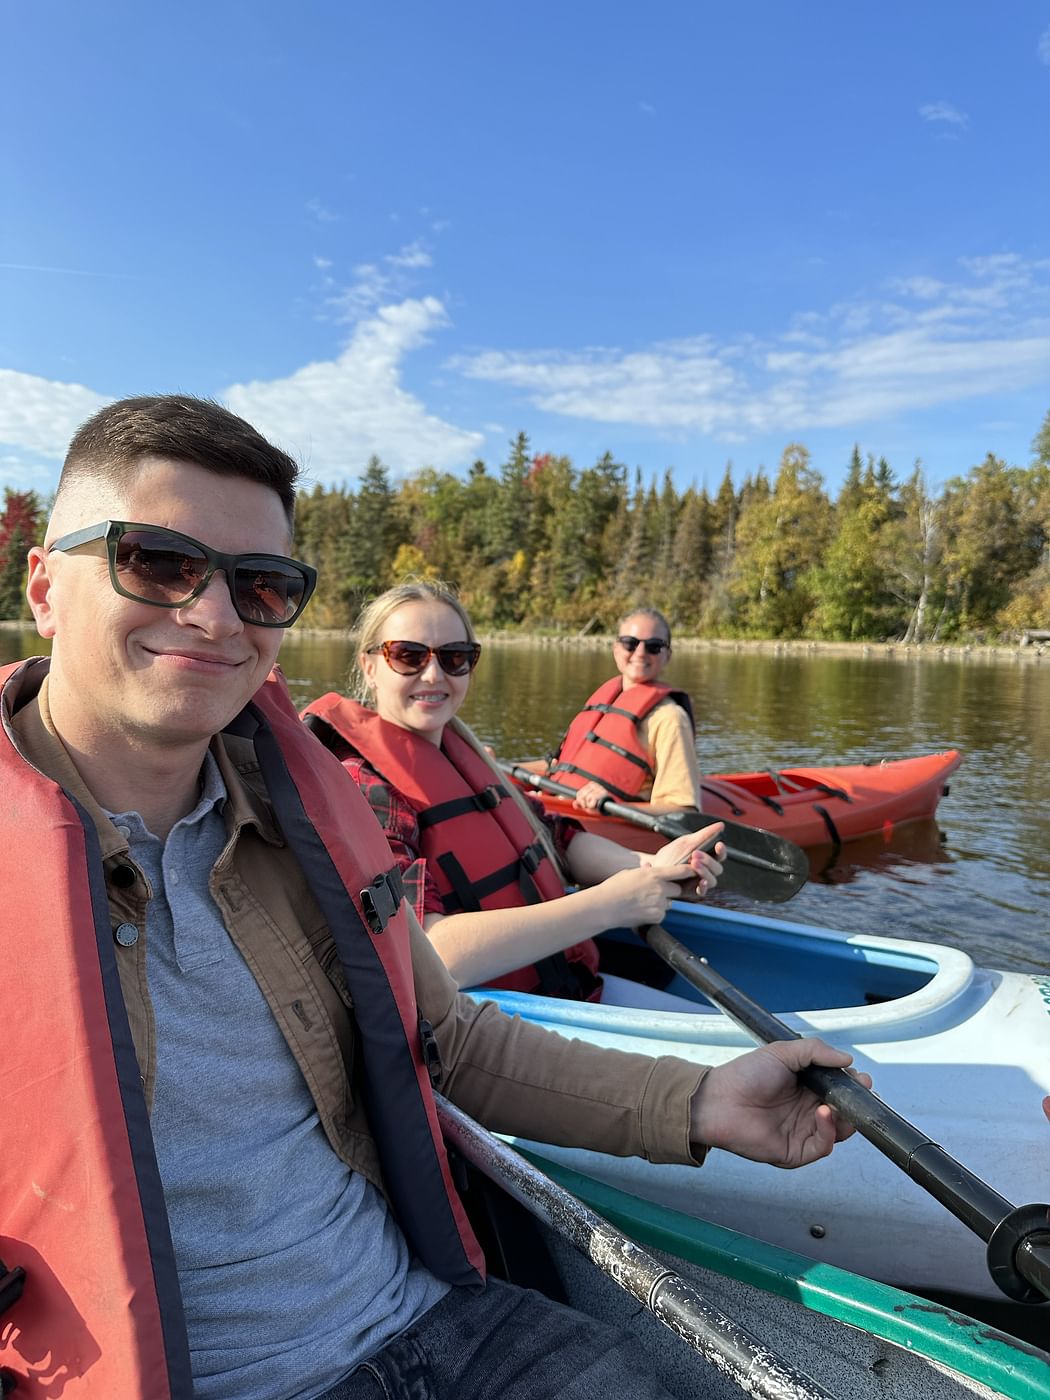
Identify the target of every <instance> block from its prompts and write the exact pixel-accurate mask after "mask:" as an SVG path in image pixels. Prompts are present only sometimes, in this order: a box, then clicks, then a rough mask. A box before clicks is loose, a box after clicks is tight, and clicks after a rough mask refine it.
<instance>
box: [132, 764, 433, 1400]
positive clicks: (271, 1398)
mask: <svg viewBox="0 0 1050 1400" xmlns="http://www.w3.org/2000/svg"><path fill="white" fill-rule="evenodd" d="M202 776H203V779H204V783H203V792H202V796H201V800H200V802H199V803H198V805H197V807H196V808H195V810H194V811H193V812H191V813H190V814H189V816H187V817H184V818H183V819H182V820H181V821H179V822H177V823H176V825H175V826H174V827H173V828H172V830H171V833H170V834H169V836H168V839H167V841H166V842H165V843H162V842H161V841H160V840H159V839H158V838H157V837H155V836H153V835H151V834H150V833H149V832H148V831H147V830H146V828H145V826H144V825H143V822H142V819H141V817H140V816H139V815H138V813H137V812H125V813H123V814H120V815H116V816H114V815H112V814H109V815H110V816H111V819H112V821H113V823H114V825H115V826H116V827H117V828H118V829H119V830H121V832H122V834H123V833H124V832H126V833H127V838H128V841H129V845H130V852H131V856H132V859H133V860H135V861H136V862H137V863H138V865H139V866H140V868H141V869H142V871H143V874H144V875H145V876H146V879H147V880H148V882H149V885H150V888H151V891H152V898H151V899H150V902H149V907H148V911H147V920H146V938H147V958H146V971H147V978H148V982H149V991H150V998H151V1001H152V1004H153V1011H154V1016H155V1018H156V1034H157V1079H156V1090H155V1094H154V1101H153V1112H152V1116H151V1126H152V1130H153V1139H154V1142H155V1143H156V1149H157V1159H158V1162H159V1164H160V1174H161V1179H162V1181H163V1184H164V1195H165V1200H166V1202H167V1207H168V1215H169V1218H170V1220H171V1230H172V1237H173V1240H174V1245H175V1260H176V1264H177V1266H178V1273H179V1282H180V1285H181V1288H182V1296H183V1300H184V1302H185V1306H186V1322H187V1328H188V1331H189V1340H190V1352H191V1357H192V1363H193V1376H194V1394H195V1396H196V1397H197V1400H310V1398H311V1397H313V1396H316V1395H319V1394H321V1393H322V1392H323V1391H324V1390H326V1389H328V1388H329V1387H331V1386H333V1385H334V1384H335V1383H336V1382H337V1381H338V1380H339V1379H340V1378H341V1377H342V1376H343V1375H345V1374H346V1373H347V1372H349V1371H350V1370H351V1369H352V1368H353V1367H354V1366H355V1365H356V1364H357V1363H358V1362H359V1361H360V1360H362V1359H363V1358H364V1357H365V1356H368V1355H369V1354H371V1353H372V1352H373V1351H375V1350H376V1349H377V1348H379V1347H380V1346H382V1345H383V1344H384V1342H386V1341H387V1340H389V1338H390V1337H392V1336H393V1335H394V1334H395V1333H397V1332H399V1331H401V1330H402V1329H403V1328H404V1327H407V1326H408V1325H409V1324H410V1323H411V1322H412V1321H414V1319H415V1318H417V1317H418V1316H420V1315H421V1314H422V1313H423V1312H425V1311H426V1310H427V1309H428V1308H430V1307H432V1306H433V1305H434V1304H435V1303H436V1302H437V1301H438V1299H439V1298H441V1297H443V1295H444V1294H445V1292H446V1291H447V1287H448V1285H447V1284H444V1283H442V1282H440V1281H439V1280H438V1279H436V1278H435V1277H434V1276H433V1274H431V1273H430V1272H429V1271H428V1270H427V1269H425V1268H424V1267H423V1265H421V1264H420V1263H419V1262H418V1261H417V1260H415V1259H413V1258H412V1256H411V1255H410V1253H409V1249H408V1245H407V1243H406V1241H405V1238H404V1236H403V1235H402V1233H401V1230H400V1229H399V1228H398V1226H397V1224H396V1222H395V1221H394V1219H393V1217H392V1216H391V1215H390V1212H389V1211H388V1209H387V1206H386V1202H385V1201H384V1199H383V1197H382V1195H381V1193H380V1192H378V1191H377V1190H376V1189H375V1188H374V1187H373V1186H372V1185H371V1184H370V1183H369V1182H367V1181H366V1180H365V1179H364V1178H363V1177H362V1176H360V1175H358V1174H357V1173H355V1172H352V1171H351V1170H350V1168H349V1167H347V1166H346V1165H345V1164H344V1163H343V1162H341V1161H340V1160H339V1158H338V1157H337V1156H336V1154H335V1153H334V1152H333V1151H332V1148H331V1146H330V1144H329V1142H328V1140H327V1138H326V1137H325V1134H324V1130H323V1129H322V1127H321V1125H320V1122H319V1120H318V1116H317V1110H316V1108H315V1106H314V1102H313V1099H312V1098H311V1097H310V1093H309V1091H308V1089H307V1086H306V1081H305V1080H304V1079H303V1076H302V1073H301V1071H300V1070H299V1067H298V1065H297V1064H296V1062H295V1059H294V1057H293V1056H292V1053H291V1051H290V1050H289V1049H288V1046H287V1044H286V1042H285V1040H284V1037H283V1036H282V1035H281V1032H280V1030H279V1028H278V1026H277V1022H276V1021H275V1020H274V1018H273V1016H272V1015H271V1013H270V1009H269V1007H268V1006H267V1004H266V1001H265V999H264V997H263V995H262V993H261V992H260V990H259V987H258V985H257V983H256V981H255V979H254V977H253V976H252V974H251V972H250V971H249V969H248V966H247V964H246V963H245V961H244V959H243V958H242V957H241V954H240V953H239V951H238V949H237V947H236V945H235V944H234V943H233V941H232V940H231V939H230V937H229V934H228V933H227V932H226V929H225V927H224V925H223V922H222V919H221V917H220V915H219V911H218V908H217V906H216V905H215V902H214V901H213V900H212V898H211V895H210V893H209V890H208V877H209V875H210V873H211V870H212V867H213V866H214V864H215V862H216V861H217V860H218V858H219V856H220V854H221V852H222V850H223V847H224V846H225V844H226V839H227V838H226V829H225V824H224V822H223V819H222V803H223V802H224V800H225V797H226V792H225V788H224V786H223V781H222V777H221V775H220V773H219V769H218V765H217V764H216V762H215V760H214V758H213V757H212V756H211V755H210V754H209V755H208V757H207V759H206V763H205V767H204V769H203V772H202Z"/></svg>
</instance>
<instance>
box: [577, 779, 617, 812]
mask: <svg viewBox="0 0 1050 1400" xmlns="http://www.w3.org/2000/svg"><path fill="white" fill-rule="evenodd" d="M611 796H612V794H611V793H610V792H609V790H608V788H603V787H602V785H601V783H584V785H583V787H582V788H580V790H579V792H578V793H577V794H576V796H575V797H574V798H573V801H572V805H573V806H574V807H579V808H581V809H582V810H584V811H587V812H597V810H598V808H599V807H600V806H601V805H602V803H603V802H604V801H605V799H606V798H607V797H611Z"/></svg>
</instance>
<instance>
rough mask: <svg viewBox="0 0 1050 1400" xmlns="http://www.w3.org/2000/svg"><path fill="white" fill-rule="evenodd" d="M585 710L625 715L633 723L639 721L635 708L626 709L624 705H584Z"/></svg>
mask: <svg viewBox="0 0 1050 1400" xmlns="http://www.w3.org/2000/svg"><path fill="white" fill-rule="evenodd" d="M583 708H584V709H585V710H597V711H598V712H599V713H600V714H603V715H623V717H624V719H629V720H630V721H631V722H632V724H637V723H638V716H637V715H636V714H635V713H634V712H633V710H625V709H624V708H623V706H622V705H584V707H583Z"/></svg>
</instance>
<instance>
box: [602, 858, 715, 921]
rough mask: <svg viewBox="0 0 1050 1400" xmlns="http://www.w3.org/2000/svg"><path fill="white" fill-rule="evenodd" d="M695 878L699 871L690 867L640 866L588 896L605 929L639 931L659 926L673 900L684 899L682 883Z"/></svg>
mask: <svg viewBox="0 0 1050 1400" xmlns="http://www.w3.org/2000/svg"><path fill="white" fill-rule="evenodd" d="M695 878H696V872H695V871H694V870H693V868H692V866H690V865H683V864H679V865H676V866H665V867H663V868H662V869H657V868H656V866H653V865H639V866H632V867H631V868H630V869H628V870H619V871H617V873H616V874H615V875H610V876H609V877H608V879H605V880H603V881H602V882H601V884H600V885H592V886H591V888H590V889H589V890H587V891H586V892H585V893H586V894H587V895H588V896H590V897H591V899H592V902H593V903H594V905H595V907H596V908H598V909H599V910H600V911H601V912H600V919H601V926H602V928H615V927H617V926H618V925H626V926H627V927H628V928H638V927H640V926H641V925H644V924H658V923H660V922H661V920H662V919H663V918H664V917H665V915H666V914H667V911H668V909H670V907H671V901H672V900H673V899H681V897H682V883H683V882H684V881H686V880H688V881H690V882H692V881H693V880H694V879H695ZM704 878H706V877H704ZM575 897H576V898H580V897H581V896H579V895H578V896H575Z"/></svg>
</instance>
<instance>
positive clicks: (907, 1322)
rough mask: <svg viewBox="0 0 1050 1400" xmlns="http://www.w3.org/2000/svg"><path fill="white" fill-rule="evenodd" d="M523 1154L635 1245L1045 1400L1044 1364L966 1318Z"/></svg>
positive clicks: (1029, 1349) (1049, 1372) (994, 1385)
mask: <svg viewBox="0 0 1050 1400" xmlns="http://www.w3.org/2000/svg"><path fill="white" fill-rule="evenodd" d="M518 1150H519V1151H522V1149H520V1148H519V1149H518ZM522 1155H523V1156H525V1157H527V1158H528V1160H529V1161H530V1162H532V1163H533V1164H534V1165H535V1166H537V1167H538V1168H539V1169H540V1170H541V1171H543V1172H545V1173H546V1174H547V1175H548V1176H550V1177H551V1178H552V1179H553V1180H555V1181H556V1182H557V1183H558V1184H559V1185H560V1186H562V1187H564V1188H565V1190H567V1191H570V1192H571V1193H572V1194H573V1195H574V1196H577V1197H579V1199H580V1200H582V1201H583V1202H584V1203H585V1204H586V1205H588V1206H590V1207H591V1209H592V1210H595V1211H597V1212H598V1214H599V1215H602V1216H604V1217H605V1218H606V1219H607V1220H609V1221H611V1222H612V1223H613V1224H614V1225H616V1226H617V1227H618V1228H619V1229H621V1230H623V1231H624V1233H625V1234H627V1235H629V1236H630V1237H631V1238H632V1239H634V1240H636V1241H637V1242H638V1243H639V1244H642V1245H646V1246H648V1247H649V1248H651V1249H658V1250H662V1251H663V1252H664V1253H667V1254H672V1255H676V1256H677V1257H678V1258H680V1259H683V1260H686V1261H688V1262H690V1263H693V1264H696V1265H698V1266H700V1267H701V1268H710V1269H713V1270H715V1271H717V1272H718V1273H720V1274H723V1275H725V1276H727V1277H729V1278H734V1279H738V1280H739V1281H740V1282H741V1283H748V1284H752V1285H754V1286H756V1287H758V1288H761V1289H763V1290H765V1291H767V1292H771V1293H776V1294H779V1295H780V1296H781V1297H782V1298H786V1299H788V1300H789V1301H794V1302H798V1303H800V1304H801V1305H802V1306H803V1307H805V1308H808V1309H809V1310H810V1311H812V1312H817V1313H822V1314H824V1315H825V1316H827V1317H830V1318H833V1319H834V1320H835V1321H837V1322H843V1323H847V1324H848V1325H850V1326H852V1327H857V1328H860V1329H861V1330H862V1331H865V1332H869V1333H871V1334H872V1335H873V1336H876V1337H879V1338H881V1339H882V1340H883V1341H886V1342H890V1343H893V1344H894V1345H896V1346H899V1347H902V1348H904V1349H905V1350H906V1351H910V1352H914V1353H916V1354H918V1355H920V1356H925V1357H927V1358H928V1359H929V1360H931V1361H935V1362H937V1363H938V1364H940V1365H942V1366H945V1367H947V1368H948V1369H950V1370H953V1371H957V1372H958V1373H959V1374H960V1375H962V1376H965V1377H967V1378H968V1379H969V1380H973V1381H977V1382H980V1383H981V1384H983V1385H986V1386H988V1387H989V1388H990V1389H991V1390H993V1391H996V1392H997V1393H998V1394H1000V1395H1003V1396H1006V1397H1009V1400H1050V1355H1048V1354H1047V1353H1046V1352H1043V1351H1040V1350H1039V1349H1038V1348H1037V1347H1034V1346H1032V1345H1030V1344H1029V1343H1027V1342H1023V1341H1020V1340H1019V1339H1018V1338H1016V1337H1011V1336H1009V1335H1008V1334H1007V1333H1005V1332H1001V1331H999V1330H998V1329H997V1328H995V1327H991V1326H989V1325H987V1324H986V1323H983V1322H978V1321H976V1320H975V1319H974V1318H971V1317H967V1316H966V1315H965V1313H960V1312H955V1311H954V1310H953V1309H951V1308H946V1307H943V1306H941V1305H940V1304H937V1303H932V1302H929V1301H928V1300H926V1299H923V1298H918V1297H916V1296H915V1295H914V1294H911V1293H904V1292H902V1291H901V1290H900V1289H897V1288H892V1287H890V1286H889V1285H888V1284H884V1283H877V1282H875V1281H874V1280H873V1279H868V1278H863V1277H861V1276H860V1275H857V1274H850V1273H847V1272H846V1271H845V1270H843V1269H838V1268H836V1267H835V1266H834V1265H832V1264H823V1263H820V1262H819V1261H815V1260H812V1259H807V1258H805V1257H804V1256H803V1255H801V1254H794V1253H792V1252H791V1251H790V1250H786V1249H781V1248H779V1246H777V1245H771V1244H766V1243H764V1242H763V1241H761V1240H756V1239H753V1238H751V1237H750V1236H747V1235H740V1234H737V1233H735V1232H734V1231H732V1230H726V1229H723V1228H722V1226H720V1225H714V1224H711V1223H710V1222H708V1221H704V1220H697V1219H694V1218H693V1217H692V1216H687V1215H681V1214H679V1212H677V1211H674V1210H669V1209H667V1208H666V1207H663V1206H659V1205H654V1204H653V1203H652V1202H649V1201H645V1200H641V1199H639V1198H638V1197H635V1196H630V1195H628V1194H627V1193H626V1192H623V1191H619V1190H617V1189H616V1187H614V1186H607V1185H605V1184H604V1183H603V1182H599V1181H595V1180H593V1179H592V1178H591V1177H587V1176H583V1175H581V1174H580V1173H579V1172H574V1171H572V1170H570V1169H569V1168H567V1167H562V1166H560V1165H559V1164H558V1163H555V1162H552V1161H549V1160H548V1159H547V1158H545V1157H543V1156H542V1155H540V1154H538V1153H533V1152H524V1151H523V1152H522ZM741 1240H744V1241H745V1242H746V1245H747V1252H746V1254H745V1253H742V1252H741V1248H740V1241H741ZM1043 1306H1046V1307H1047V1311H1048V1313H1050V1305H1043ZM1048 1321H1050V1317H1048Z"/></svg>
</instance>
